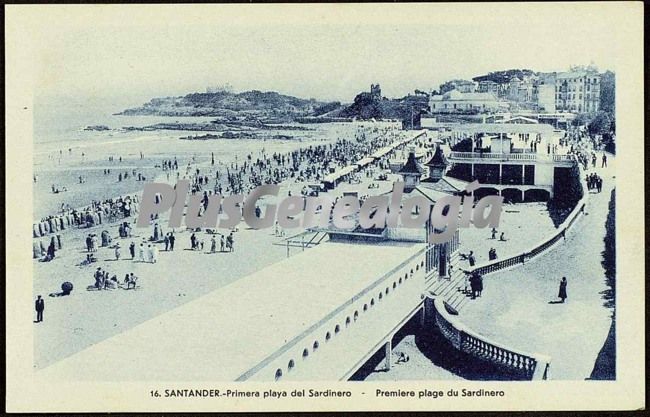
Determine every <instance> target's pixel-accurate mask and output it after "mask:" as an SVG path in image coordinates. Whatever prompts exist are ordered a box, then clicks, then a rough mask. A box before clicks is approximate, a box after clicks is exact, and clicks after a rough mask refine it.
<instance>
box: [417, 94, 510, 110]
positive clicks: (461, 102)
mask: <svg viewBox="0 0 650 417" xmlns="http://www.w3.org/2000/svg"><path fill="white" fill-rule="evenodd" d="M429 106H430V108H431V113H463V112H473V113H490V112H495V111H499V110H500V109H503V108H505V107H506V106H507V104H505V103H504V102H501V101H499V100H498V99H497V97H496V96H495V95H494V94H492V93H461V92H460V91H458V90H451V91H448V92H446V93H445V94H442V95H432V96H431V98H430V99H429Z"/></svg>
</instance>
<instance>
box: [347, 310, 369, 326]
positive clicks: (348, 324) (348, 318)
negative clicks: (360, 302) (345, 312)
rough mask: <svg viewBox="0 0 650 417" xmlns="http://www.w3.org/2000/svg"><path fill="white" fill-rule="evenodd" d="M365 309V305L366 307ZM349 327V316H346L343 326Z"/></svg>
mask: <svg viewBox="0 0 650 417" xmlns="http://www.w3.org/2000/svg"><path fill="white" fill-rule="evenodd" d="M365 307H366V308H367V305H366V306H365ZM349 325H350V316H347V317H346V318H345V326H346V327H347V326H349Z"/></svg>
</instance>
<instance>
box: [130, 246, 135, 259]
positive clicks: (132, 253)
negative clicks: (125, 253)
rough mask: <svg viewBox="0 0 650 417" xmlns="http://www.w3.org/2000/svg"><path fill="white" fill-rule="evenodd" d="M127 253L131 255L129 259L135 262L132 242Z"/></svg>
mask: <svg viewBox="0 0 650 417" xmlns="http://www.w3.org/2000/svg"><path fill="white" fill-rule="evenodd" d="M129 253H130V254H131V259H133V260H135V243H133V242H131V244H130V245H129Z"/></svg>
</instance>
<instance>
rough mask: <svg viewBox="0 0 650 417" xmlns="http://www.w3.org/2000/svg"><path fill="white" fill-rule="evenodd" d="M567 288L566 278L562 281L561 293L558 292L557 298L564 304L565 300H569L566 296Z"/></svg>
mask: <svg viewBox="0 0 650 417" xmlns="http://www.w3.org/2000/svg"><path fill="white" fill-rule="evenodd" d="M566 286H567V280H566V277H562V281H560V291H559V292H558V294H557V296H558V298H560V299H561V300H562V302H563V303H564V300H566V299H567V298H568V297H567V294H566Z"/></svg>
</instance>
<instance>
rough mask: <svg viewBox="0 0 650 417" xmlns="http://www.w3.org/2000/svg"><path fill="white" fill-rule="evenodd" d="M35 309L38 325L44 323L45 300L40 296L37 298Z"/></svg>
mask: <svg viewBox="0 0 650 417" xmlns="http://www.w3.org/2000/svg"><path fill="white" fill-rule="evenodd" d="M34 307H35V309H36V323H40V322H42V321H43V311H45V300H43V299H42V298H41V296H40V295H38V296H36V302H35V303H34Z"/></svg>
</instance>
